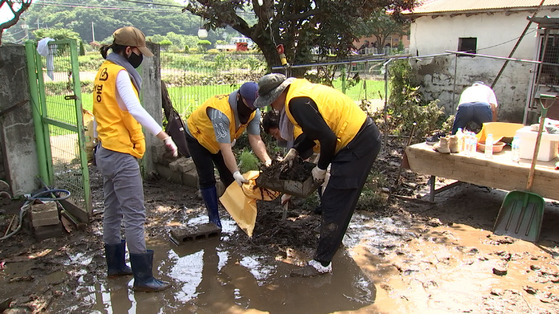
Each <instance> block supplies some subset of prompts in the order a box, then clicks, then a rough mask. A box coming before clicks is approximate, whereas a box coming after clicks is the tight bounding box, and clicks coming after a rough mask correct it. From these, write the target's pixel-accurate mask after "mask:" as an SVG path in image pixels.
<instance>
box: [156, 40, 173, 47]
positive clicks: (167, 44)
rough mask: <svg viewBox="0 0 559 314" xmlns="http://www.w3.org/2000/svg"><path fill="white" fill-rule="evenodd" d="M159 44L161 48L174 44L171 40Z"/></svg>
mask: <svg viewBox="0 0 559 314" xmlns="http://www.w3.org/2000/svg"><path fill="white" fill-rule="evenodd" d="M159 44H160V45H161V46H171V45H172V44H173V42H172V41H170V40H169V39H163V40H162V41H160V42H159Z"/></svg>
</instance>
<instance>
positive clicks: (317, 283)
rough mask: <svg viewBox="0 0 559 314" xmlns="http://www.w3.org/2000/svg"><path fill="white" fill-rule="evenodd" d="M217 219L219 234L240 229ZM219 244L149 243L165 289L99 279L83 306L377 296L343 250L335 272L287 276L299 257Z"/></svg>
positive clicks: (191, 305)
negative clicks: (136, 288) (138, 289)
mask: <svg viewBox="0 0 559 314" xmlns="http://www.w3.org/2000/svg"><path fill="white" fill-rule="evenodd" d="M202 219H207V218H202ZM203 222H204V221H200V223H203ZM191 223H194V224H195V223H196V221H191ZM222 223H223V232H222V234H221V237H222V238H224V237H228V236H229V235H230V234H231V233H232V232H234V231H235V229H236V228H237V227H236V225H235V223H234V222H233V221H230V220H226V219H224V220H222ZM220 242H221V240H220V238H219V237H210V238H207V239H200V240H196V241H191V242H185V243H184V244H182V245H179V246H177V245H175V244H173V243H171V242H170V241H169V242H163V241H161V242H152V243H148V246H149V247H150V248H153V249H154V251H155V257H154V265H157V269H154V273H155V274H159V276H158V277H159V278H160V279H164V280H168V281H171V282H172V287H171V288H170V289H168V290H165V291H162V292H157V293H134V292H133V291H132V290H131V287H132V284H133V280H132V278H130V277H129V278H117V279H111V280H101V281H100V282H99V283H98V284H96V285H95V287H89V288H88V289H89V291H91V292H90V293H89V294H88V295H85V296H83V299H82V300H81V303H82V304H81V306H83V305H84V304H87V303H89V304H90V305H91V310H93V311H99V312H100V313H188V312H197V313H241V312H243V313H244V312H247V311H249V312H269V313H331V312H334V311H355V310H359V309H361V308H364V307H367V306H369V305H371V304H373V303H374V302H375V296H376V289H375V285H374V283H373V282H372V281H370V280H369V279H368V278H367V276H365V274H364V273H363V272H362V271H361V268H360V267H359V266H358V265H357V264H356V263H355V262H354V261H353V259H352V258H351V257H350V256H349V253H348V252H347V251H346V250H344V249H341V250H339V252H338V254H336V256H335V258H334V260H333V265H334V268H335V271H334V272H333V273H332V274H329V275H324V276H319V277H314V278H296V277H290V275H289V274H290V271H291V270H293V269H294V268H295V267H296V266H295V265H294V264H297V263H300V262H301V261H300V260H298V258H297V257H294V258H288V259H283V260H282V259H280V258H278V257H275V256H262V255H252V256H242V255H239V254H238V252H234V251H227V250H225V249H224V248H223V246H221V245H220ZM294 255H296V254H295V253H294ZM81 306H80V307H81Z"/></svg>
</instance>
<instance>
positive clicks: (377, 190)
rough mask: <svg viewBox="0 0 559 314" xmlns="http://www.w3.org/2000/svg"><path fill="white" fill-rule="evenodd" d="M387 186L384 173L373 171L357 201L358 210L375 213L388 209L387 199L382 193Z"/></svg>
mask: <svg viewBox="0 0 559 314" xmlns="http://www.w3.org/2000/svg"><path fill="white" fill-rule="evenodd" d="M387 184H388V183H387V182H386V177H385V176H384V175H383V174H382V173H380V172H378V171H375V170H371V173H369V177H368V179H367V181H366V182H365V185H364V186H363V190H362V191H361V195H360V196H359V200H358V201H357V206H356V209H357V210H366V211H375V210H378V209H382V208H384V207H386V203H387V197H386V194H384V193H382V192H381V188H382V187H383V186H387Z"/></svg>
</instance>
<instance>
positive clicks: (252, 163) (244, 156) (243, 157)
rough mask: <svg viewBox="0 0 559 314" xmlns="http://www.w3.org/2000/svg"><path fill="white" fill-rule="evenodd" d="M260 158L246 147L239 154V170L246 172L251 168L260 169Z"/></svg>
mask: <svg viewBox="0 0 559 314" xmlns="http://www.w3.org/2000/svg"><path fill="white" fill-rule="evenodd" d="M259 164H260V160H258V157H256V155H254V153H253V152H252V151H251V150H249V149H248V148H244V149H243V150H242V151H241V154H240V156H239V171H240V172H241V173H245V172H247V171H250V170H258V169H259V168H258V165H259Z"/></svg>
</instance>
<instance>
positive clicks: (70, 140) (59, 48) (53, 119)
mask: <svg viewBox="0 0 559 314" xmlns="http://www.w3.org/2000/svg"><path fill="white" fill-rule="evenodd" d="M25 50H26V56H27V64H28V71H29V86H30V89H31V99H32V102H33V121H34V125H35V133H36V139H37V140H36V142H37V151H38V153H37V155H38V156H39V171H40V177H41V180H42V181H43V182H44V184H46V185H47V186H48V187H50V188H58V189H66V190H68V191H70V193H71V196H70V198H69V199H68V200H69V201H71V203H72V204H73V205H75V206H76V207H78V208H79V209H82V210H83V211H84V213H83V214H84V215H80V216H81V217H78V218H81V219H83V217H85V218H86V219H89V218H90V217H91V213H92V203H91V193H90V186H89V169H88V163H87V162H88V157H87V151H86V137H85V132H84V124H83V110H82V101H81V100H82V97H81V89H80V87H81V86H80V78H79V69H78V53H77V44H76V41H75V40H56V41H49V42H48V54H46V55H45V56H41V55H40V54H39V53H38V52H37V43H36V42H32V41H28V42H26V43H25ZM45 69H46V71H45ZM45 81H48V82H49V83H48V84H45ZM47 85H48V87H47Z"/></svg>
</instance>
